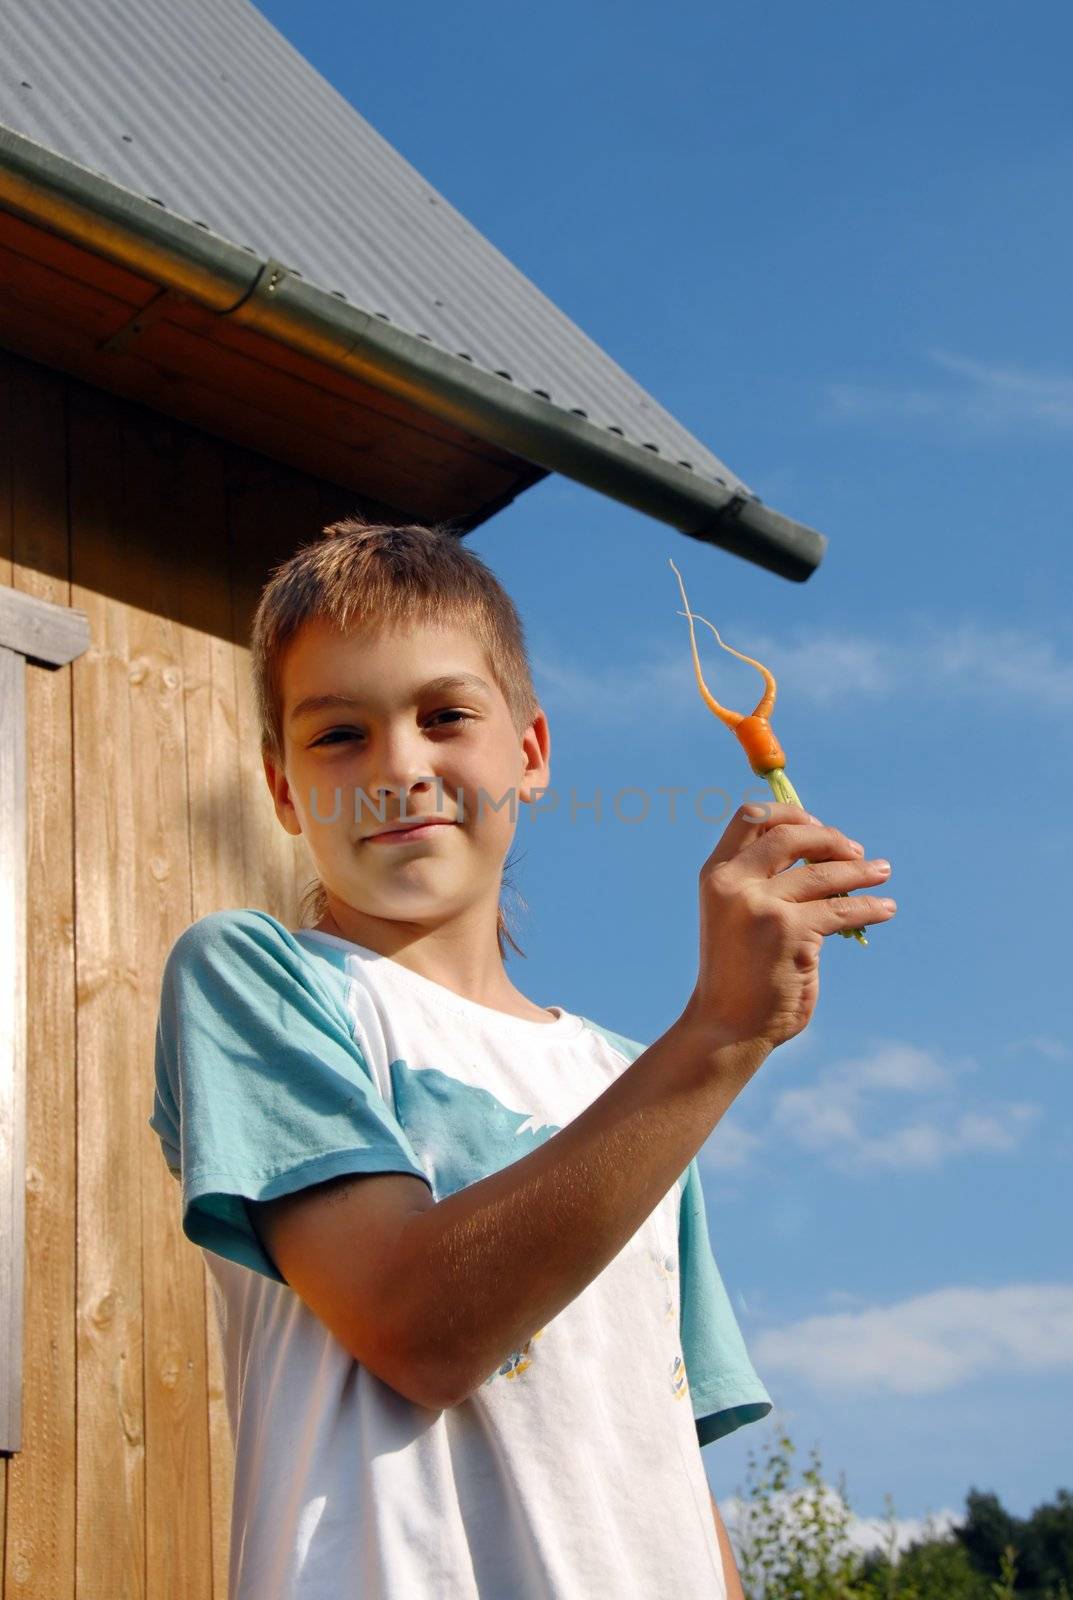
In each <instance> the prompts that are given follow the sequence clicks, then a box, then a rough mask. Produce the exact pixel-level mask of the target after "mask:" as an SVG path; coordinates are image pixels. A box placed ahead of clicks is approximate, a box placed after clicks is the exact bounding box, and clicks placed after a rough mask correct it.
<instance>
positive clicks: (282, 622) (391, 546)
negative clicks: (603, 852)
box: [250, 516, 540, 959]
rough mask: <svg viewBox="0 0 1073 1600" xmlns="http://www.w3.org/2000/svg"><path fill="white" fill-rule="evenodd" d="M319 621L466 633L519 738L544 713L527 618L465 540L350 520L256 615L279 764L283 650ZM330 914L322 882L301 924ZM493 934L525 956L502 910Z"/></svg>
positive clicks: (259, 676)
mask: <svg viewBox="0 0 1073 1600" xmlns="http://www.w3.org/2000/svg"><path fill="white" fill-rule="evenodd" d="M313 619H323V620H324V621H327V622H329V623H331V624H333V625H334V626H335V627H337V628H339V629H340V630H341V631H344V632H346V631H350V630H353V629H367V630H369V631H375V630H376V629H378V628H379V627H381V626H385V627H391V626H394V625H397V624H403V625H405V624H407V623H419V624H424V625H426V626H430V627H457V628H465V629H466V630H468V631H469V632H470V633H471V635H472V636H473V637H474V638H475V639H476V640H477V642H478V643H479V644H480V645H481V646H482V648H483V650H484V654H485V657H486V658H487V661H488V665H489V668H490V669H491V673H492V677H493V679H494V680H495V682H496V683H497V684H498V686H499V688H500V690H501V692H502V694H503V698H504V699H505V700H506V702H507V706H508V708H509V710H510V715H511V721H512V722H513V724H514V726H515V728H516V729H517V731H518V733H519V734H521V733H523V732H524V731H525V729H526V728H527V727H528V726H529V724H530V723H531V722H532V721H533V719H534V718H535V717H536V715H537V713H538V711H539V710H540V702H539V701H538V700H537V696H536V691H535V689H534V687H533V677H532V669H531V667H530V663H529V656H528V652H527V650H526V644H525V632H524V629H523V626H522V621H521V618H520V616H519V615H518V612H517V610H516V609H515V606H514V603H513V601H512V600H511V598H510V596H509V595H508V594H507V592H506V590H505V589H504V588H503V587H502V585H501V584H500V583H499V580H498V579H497V578H496V576H495V574H494V573H493V572H492V571H491V569H490V568H489V567H487V566H486V565H485V563H484V562H483V561H482V560H481V558H480V557H479V556H478V555H476V554H474V552H473V551H472V550H467V549H465V548H464V547H463V545H462V542H461V538H460V536H459V535H457V534H454V533H452V532H451V531H450V529H449V527H448V526H447V525H446V524H444V523H432V524H430V525H428V526H423V525H420V524H417V523H405V524H401V525H392V524H389V523H379V522H370V521H367V520H366V519H364V518H363V517H360V516H349V517H344V518H343V519H342V521H340V522H333V523H331V524H330V525H329V526H328V527H326V528H325V529H324V530H323V534H322V536H321V537H320V538H319V539H316V540H314V541H313V542H312V543H308V544H304V545H301V546H299V548H298V550H297V551H296V552H295V553H294V555H292V556H290V557H289V558H288V559H287V560H286V561H284V562H283V563H281V564H280V565H279V566H277V567H274V568H273V569H272V571H271V575H270V577H269V580H268V582H267V583H266V584H265V587H264V589H263V590H262V592H261V597H260V600H259V601H258V605H257V610H256V612H255V614H254V618H253V623H252V626H251V630H250V656H251V670H252V673H253V686H254V696H255V700H256V707H257V716H258V720H259V723H260V729H261V747H262V749H263V751H264V752H265V754H266V755H268V756H269V758H270V759H271V760H272V761H273V762H274V763H275V764H276V765H282V762H283V701H282V673H281V666H282V662H283V657H284V653H285V651H286V649H287V647H288V645H289V644H290V643H291V642H292V640H293V639H294V637H295V635H296V634H297V633H298V631H299V629H300V628H301V627H302V626H303V624H304V623H306V622H310V621H312V620H313ZM510 864H511V863H510V861H508V863H507V865H508V866H509V865H510ZM504 881H507V880H506V878H504ZM515 892H516V891H515ZM518 898H519V899H521V896H518ZM524 903H525V902H524V901H522V904H523V905H524ZM327 908H328V900H327V895H326V893H325V890H324V885H323V884H322V883H321V881H320V879H319V878H315V879H314V880H313V882H312V883H311V884H310V885H309V887H308V889H307V890H306V892H305V894H304V895H303V897H302V904H301V908H300V913H299V920H300V924H301V926H303V927H312V926H314V925H315V924H316V923H317V922H319V921H320V920H321V918H322V917H323V915H324V913H325V911H326V910H327ZM496 937H497V939H498V941H499V953H500V956H501V957H503V958H504V959H505V955H506V951H505V945H504V940H509V941H510V943H511V944H512V945H513V946H514V949H515V950H517V952H518V954H519V955H521V956H524V954H525V952H524V951H523V950H522V949H521V948H520V946H519V945H518V944H517V942H516V941H515V939H514V937H513V935H512V933H511V932H510V929H509V927H508V926H507V920H506V917H505V915H504V912H503V907H502V904H500V906H499V909H498V917H497V923H496Z"/></svg>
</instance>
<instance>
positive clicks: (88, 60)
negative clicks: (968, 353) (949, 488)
mask: <svg viewBox="0 0 1073 1600" xmlns="http://www.w3.org/2000/svg"><path fill="white" fill-rule="evenodd" d="M0 124H2V126H0V1345H2V1348H0V1450H2V1452H3V1454H2V1456H0V1551H2V1562H0V1587H2V1592H3V1596H4V1600H16V1597H17V1600H31V1597H32V1600H74V1597H77V1600H142V1597H146V1596H148V1597H153V1600H165V1597H168V1600H212V1597H215V1600H225V1596H226V1589H227V1585H226V1574H227V1537H228V1508H229V1495H230V1440H229V1437H228V1430H227V1421H226V1414H225V1409H224V1399H223V1393H222V1387H221V1371H220V1362H219V1352H218V1349H217V1344H216V1329H215V1324H214V1320H213V1317H212V1315H211V1305H210V1303H209V1301H208V1296H207V1289H206V1277H205V1272H204V1267H203V1262H202V1260H201V1258H200V1256H199V1253H198V1252H197V1251H196V1250H193V1249H191V1248H190V1246H189V1244H188V1243H187V1242H186V1241H185V1240H184V1238H183V1236H182V1234H181V1231H180V1227H179V1214H178V1207H177V1205H176V1192H175V1186H174V1183H173V1180H172V1179H171V1178H170V1177H169V1176H168V1173H167V1171H166V1169H165V1166H164V1163H163V1162H162V1160H161V1158H160V1150H159V1146H158V1144H157V1140H156V1138H155V1137H154V1135H153V1134H152V1132H151V1131H150V1129H149V1128H148V1126H147V1121H146V1119H147V1115H148V1111H149V1109H150V1106H151V1099H152V1075H153V1045H154V1030H155V1021H156V1009H157V1004H158V999H159V984H160V976H161V971H162V966H163V962H164V958H165V955H166V953H167V951H168V949H169V947H170V946H171V944H172V943H173V941H174V940H175V939H176V938H177V937H178V935H179V934H180V933H181V932H182V930H183V929H184V928H185V927H187V926H188V925H189V924H190V923H191V922H192V921H194V920H195V919H197V918H199V917H201V916H203V915H205V914H206V913H208V912H210V911H212V910H215V909H219V908H224V907H229V906H259V907H262V908H264V909H265V910H268V911H271V912H272V913H273V914H275V915H276V916H278V917H280V918H281V919H284V920H286V919H288V918H293V916H294V914H295V908H296V905H297V898H298V895H299V893H300V891H301V890H302V889H303V888H304V887H305V884H306V883H307V882H308V880H309V878H310V877H311V875H312V874H311V870H310V864H309V862H308V859H307V858H306V857H305V855H304V846H303V845H302V842H301V841H300V840H295V839H292V838H291V837H290V836H288V835H287V834H285V833H284V831H283V830H282V829H281V828H280V827H279V826H278V823H277V822H276V819H275V816H274V814H273V811H272V807H271V801H270V798H269V795H268V791H267V786H266V784H265V782H264V777H263V774H262V771H261V767H260V757H259V751H258V748H257V733H256V728H255V724H254V716H253V706H252V699H251V695H250V689H249V683H248V677H247V655H246V639H247V631H248V626H249V621H250V617H251V615H252V611H253V608H254V606H255V604H256V600H257V597H258V594H259V592H260V589H261V586H262V584H263V583H264V581H265V579H266V577H267V575H268V573H269V570H270V569H271V567H272V566H273V565H275V564H276V563H277V562H278V561H280V560H281V559H283V558H285V557H286V556H287V555H289V554H290V553H292V551H293V550H294V549H295V548H296V546H297V545H298V544H299V543H301V542H305V541H307V540H309V539H310V538H311V537H313V536H315V534H316V532H317V531H318V529H319V528H320V527H321V526H322V525H323V524H324V523H325V522H326V521H328V520H330V519H332V518H334V517H336V516H338V515H339V514H341V513H343V512H346V511H348V510H355V509H365V510H368V511H372V512H374V513H377V514H382V515H383V516H385V517H390V518H393V519H396V520H399V519H403V520H413V519H419V520H420V519H433V518H435V519H450V520H451V522H452V524H453V525H454V527H455V528H456V529H457V531H458V534H459V536H464V535H465V534H466V533H467V532H469V531H470V530H472V529H473V528H475V527H477V526H479V525H480V524H481V523H482V522H484V521H485V520H486V519H488V518H490V517H493V516H495V514H496V513H497V512H498V511H500V510H501V509H502V508H503V507H504V506H506V505H507V504H509V502H510V501H511V500H512V499H514V498H515V497H516V496H518V495H519V494H523V493H524V492H525V490H526V489H528V488H529V487H530V486H531V485H533V484H535V483H536V482H538V481H539V480H540V479H541V478H543V477H544V476H546V475H547V474H548V473H550V472H558V473H562V474H564V475H566V476H567V477H570V478H573V479H576V480H577V481H579V482H581V483H584V484H587V485H589V486H591V487H593V488H596V489H598V490H600V491H601V492H603V493H605V494H607V495H609V496H612V497H614V498H616V499H618V500H621V501H623V502H625V503H626V504H629V505H631V506H634V507H637V508H639V509H641V510H643V511H644V512H646V513H648V514H650V515H651V516H652V517H653V518H656V519H659V520H661V521H663V522H666V523H669V524H670V525H672V526H674V527H675V528H678V529H680V530H681V531H682V532H683V533H685V534H688V535H690V536H692V537H693V538H696V539H699V540H703V541H706V542H708V543H711V544H715V545H718V546H721V547H722V548H723V549H724V550H726V551H728V552H730V553H732V554H734V555H736V556H739V557H741V558H743V559H745V560H748V561H751V562H755V563H757V564H759V565H760V566H763V567H765V568H767V569H769V570H770V571H771V572H773V573H777V574H779V575H781V576H783V577H786V578H789V579H792V580H796V581H801V580H803V579H805V578H807V577H808V575H809V573H810V572H811V571H812V570H813V569H814V568H815V567H816V565H817V564H818V562H819V561H820V559H821V556H822V552H823V547H824V542H825V541H824V540H823V539H822V537H821V536H820V535H819V534H816V533H814V532H812V531H811V530H810V529H807V528H803V527H801V526H800V525H799V524H797V523H794V522H793V521H791V520H790V519H789V518H786V517H783V516H780V515H779V514H778V513H777V512H774V511H772V510H770V509H769V508H768V507H766V506H764V505H763V504H761V502H760V501H759V500H758V499H757V497H756V496H755V495H754V494H753V493H752V492H751V491H750V490H749V489H748V488H747V487H746V485H745V484H743V483H742V482H741V481H740V479H738V478H737V477H736V476H735V475H734V473H733V472H731V471H730V469H729V468H728V467H726V466H725V465H724V464H723V463H722V462H721V461H719V460H718V459H717V458H716V457H715V456H714V455H712V453H711V452H710V451H709V450H708V449H706V448H705V446H704V445H702V444H701V443H700V442H699V441H698V440H696V439H695V438H693V437H692V436H691V435H690V434H689V433H688V432H687V431H686V430H685V429H684V428H683V427H682V426H681V425H680V424H679V423H677V422H676V421H675V419H674V418H673V417H671V416H670V415H668V413H667V412H666V411H664V410H663V409H662V408H661V407H660V406H659V405H658V404H657V402H656V401H655V400H654V399H652V398H651V397H650V396H649V395H647V394H646V393H645V392H644V390H643V389H642V388H641V387H640V386H639V385H638V384H637V383H635V382H634V381H633V380H632V379H631V378H630V377H629V376H628V375H627V374H626V373H625V372H623V371H622V370H621V368H619V367H618V366H617V365H616V364H615V363H614V362H613V361H612V360H611V359H610V357H609V356H607V355H606V354H605V353H604V352H603V351H602V350H600V349H599V348H598V347H597V346H596V345H595V344H593V343H592V341H590V340H589V339H587V338H586V337H585V335H584V334H583V333H582V332H581V331H580V330H579V329H578V328H577V327H576V326H575V325H574V324H573V323H571V322H570V321H569V320H568V319H567V318H566V317H565V316H564V315H563V314H562V313H561V312H560V311H558V310H557V309H556V307H555V306H554V305H552V304H551V302H550V301H549V300H548V299H546V298H545V296H543V295H542V294H541V293H540V292H539V290H538V289H537V288H536V287H535V286H534V285H533V284H532V283H530V282H529V281H528V280H527V279H526V278H525V277H524V276H523V275H522V274H521V273H520V272H519V271H518V270H517V269H516V268H515V267H513V266H512V265H511V264H510V262H508V261H507V260H505V259H504V257H503V256H502V255H501V254H500V253H499V252H498V251H497V250H495V249H494V247H493V246H492V245H491V244H490V243H489V242H488V241H487V240H486V239H484V238H483V237H482V236H481V235H480V234H479V233H478V232H477V231H476V230H475V229H474V228H473V227H472V226H470V224H469V223H467V222H466V220H465V218H464V217H462V216H461V215H459V213H458V212H457V211H456V210H455V209H454V208H453V207H452V206H451V205H450V204H449V203H448V201H447V200H446V199H444V197H443V196H442V195H440V194H438V193H436V192H435V191H434V190H433V189H432V188H431V187H430V186H429V185H428V184H427V183H426V182H425V181H424V179H423V178H422V177H421V176H420V174H419V173H417V172H416V171H414V169H413V168H412V167H411V166H410V165H409V164H408V163H407V162H406V161H405V160H403V158H402V157H401V156H400V155H399V154H398V153H397V152H396V151H395V150H393V149H392V148H391V146H390V145H388V144H387V143H386V142H385V141H384V140H383V139H382V138H381V137H380V136H379V135H378V134H377V133H376V132H375V131H374V130H373V129H372V128H371V127H370V126H369V125H368V124H367V123H366V122H365V121H363V119H362V118H361V117H360V116H359V115H358V113H357V112H356V111H355V110H354V109H353V108H352V107H351V106H350V105H349V104H348V103H347V102H346V101H345V100H343V99H342V98H341V97H340V96H339V95H338V94H337V93H336V92H335V91H334V90H333V89H332V88H331V87H330V86H329V85H328V84H327V83H326V82H324V80H323V79H322V78H320V77H319V76H318V75H317V73H316V72H315V71H314V70H313V68H312V67H311V66H310V65H309V64H308V63H307V62H306V61H305V60H303V58H302V57H301V56H300V55H298V54H297V53H296V51H295V50H293V49H292V47H291V46H290V45H289V44H288V43H287V42H286V40H285V39H283V38H282V37H281V36H280V35H279V34H278V33H277V32H276V31H275V30H274V29H273V28H272V27H271V26H270V25H269V24H268V22H267V21H266V20H265V19H264V18H263V17H262V16H261V15H260V13H259V12H257V11H256V10H255V9H254V8H253V7H252V6H251V5H249V4H248V3H247V0H183V4H182V5H181V6H174V5H171V4H168V3H166V0H137V3H135V0H7V4H6V5H5V6H4V7H3V10H2V11H0ZM207 1307H208V1314H207Z"/></svg>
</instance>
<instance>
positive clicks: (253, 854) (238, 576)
mask: <svg viewBox="0 0 1073 1600" xmlns="http://www.w3.org/2000/svg"><path fill="white" fill-rule="evenodd" d="M320 527H321V522H320V492H319V486H318V485H317V484H316V483H315V482H314V481H313V480H312V479H310V478H301V477H298V476H296V475H294V474H291V473H287V472H285V471H284V470H282V469H274V468H273V467H272V466H271V464H270V463H265V464H264V465H263V466H262V465H261V464H259V463H257V462H256V461H255V460H252V459H251V458H249V457H246V458H244V459H243V458H241V457H239V458H235V457H232V460H231V463H230V470H229V473H228V529H229V543H230V552H231V595H232V608H233V609H232V636H233V637H234V639H235V640H236V642H237V643H238V644H239V646H240V648H239V650H238V651H237V652H236V656H235V664H236V696H237V709H238V758H239V781H240V786H241V794H242V816H243V828H242V843H243V863H244V883H245V888H246V904H247V905H248V906H254V907H257V908H259V909H260V910H262V911H268V912H270V913H271V914H272V915H273V916H275V917H277V918H278V919H279V920H280V921H281V922H283V923H284V924H285V925H286V926H287V927H291V928H293V927H294V926H296V918H297V909H298V908H297V897H296V893H295V879H296V872H297V870H298V867H297V862H296V858H297V859H298V860H300V859H301V851H300V849H299V845H298V842H297V841H295V840H294V839H293V838H292V836H291V835H290V834H289V833H288V832H287V831H286V829H285V828H284V827H283V825H282V824H281V823H280V821H279V819H278V817H277V816H276V812H275V807H274V805H273V803H272V795H271V791H270V790H269V787H268V782H267V779H266V777H265V771H264V765H263V763H262V760H261V732H260V727H259V725H258V721H257V713H256V706H255V703H254V694H253V680H252V677H251V673H250V659H249V650H248V644H249V637H250V624H251V622H252V620H253V616H254V612H255V611H256V608H257V603H258V601H259V599H260V595H261V591H262V589H263V587H264V585H265V583H266V582H267V580H268V577H269V574H270V570H271V569H272V568H273V567H274V566H276V565H278V564H279V563H280V562H281V561H285V560H286V559H287V558H288V557H289V556H291V555H293V554H294V552H295V550H297V549H298V547H299V545H301V544H306V543H308V542H309V541H310V540H311V539H312V538H313V537H315V535H316V533H317V531H318V529H319V528H320Z"/></svg>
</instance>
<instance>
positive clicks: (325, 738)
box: [313, 710, 473, 750]
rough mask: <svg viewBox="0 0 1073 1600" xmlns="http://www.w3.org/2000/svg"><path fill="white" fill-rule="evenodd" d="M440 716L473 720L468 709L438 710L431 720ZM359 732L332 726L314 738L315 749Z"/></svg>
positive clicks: (354, 729) (351, 736)
mask: <svg viewBox="0 0 1073 1600" xmlns="http://www.w3.org/2000/svg"><path fill="white" fill-rule="evenodd" d="M440 717H461V718H462V720H463V721H464V722H471V721H472V720H473V719H472V717H471V716H470V713H469V712H468V711H457V710H449V711H436V712H434V713H433V715H432V717H431V718H430V719H429V720H430V721H431V722H436V721H438V719H439V718H440ZM448 726H457V724H448ZM359 734H360V729H357V728H330V729H329V730H328V732H327V733H322V734H321V736H320V738H319V739H314V741H313V749H314V750H315V749H316V748H317V746H318V745H322V744H336V743H338V742H339V740H341V739H353V738H356V737H358V736H359Z"/></svg>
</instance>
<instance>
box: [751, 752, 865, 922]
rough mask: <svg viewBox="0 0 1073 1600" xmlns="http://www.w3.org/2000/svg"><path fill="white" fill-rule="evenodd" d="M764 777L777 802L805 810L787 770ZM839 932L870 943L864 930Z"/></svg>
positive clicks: (779, 768) (773, 769)
mask: <svg viewBox="0 0 1073 1600" xmlns="http://www.w3.org/2000/svg"><path fill="white" fill-rule="evenodd" d="M764 777H765V778H766V779H767V781H768V786H769V787H770V789H771V792H772V794H773V795H774V796H775V799H776V800H779V801H781V802H782V803H783V804H784V805H789V806H801V809H802V810H804V809H805V807H804V806H803V805H801V797H800V795H799V794H798V792H797V790H796V789H795V788H794V786H793V784H792V783H791V782H790V780H789V778H788V777H787V776H786V770H785V768H783V767H772V769H771V771H770V772H765V773H764ZM801 859H802V860H803V861H804V862H806V864H807V862H808V857H807V856H802V858H801ZM845 892H846V891H845V890H844V889H843V890H840V891H839V893H840V894H842V895H845ZM838 931H839V933H840V934H841V935H842V937H843V939H856V940H857V941H858V942H859V943H860V944H867V943H868V940H867V939H866V938H865V936H864V929H863V928H839V930H838Z"/></svg>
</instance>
